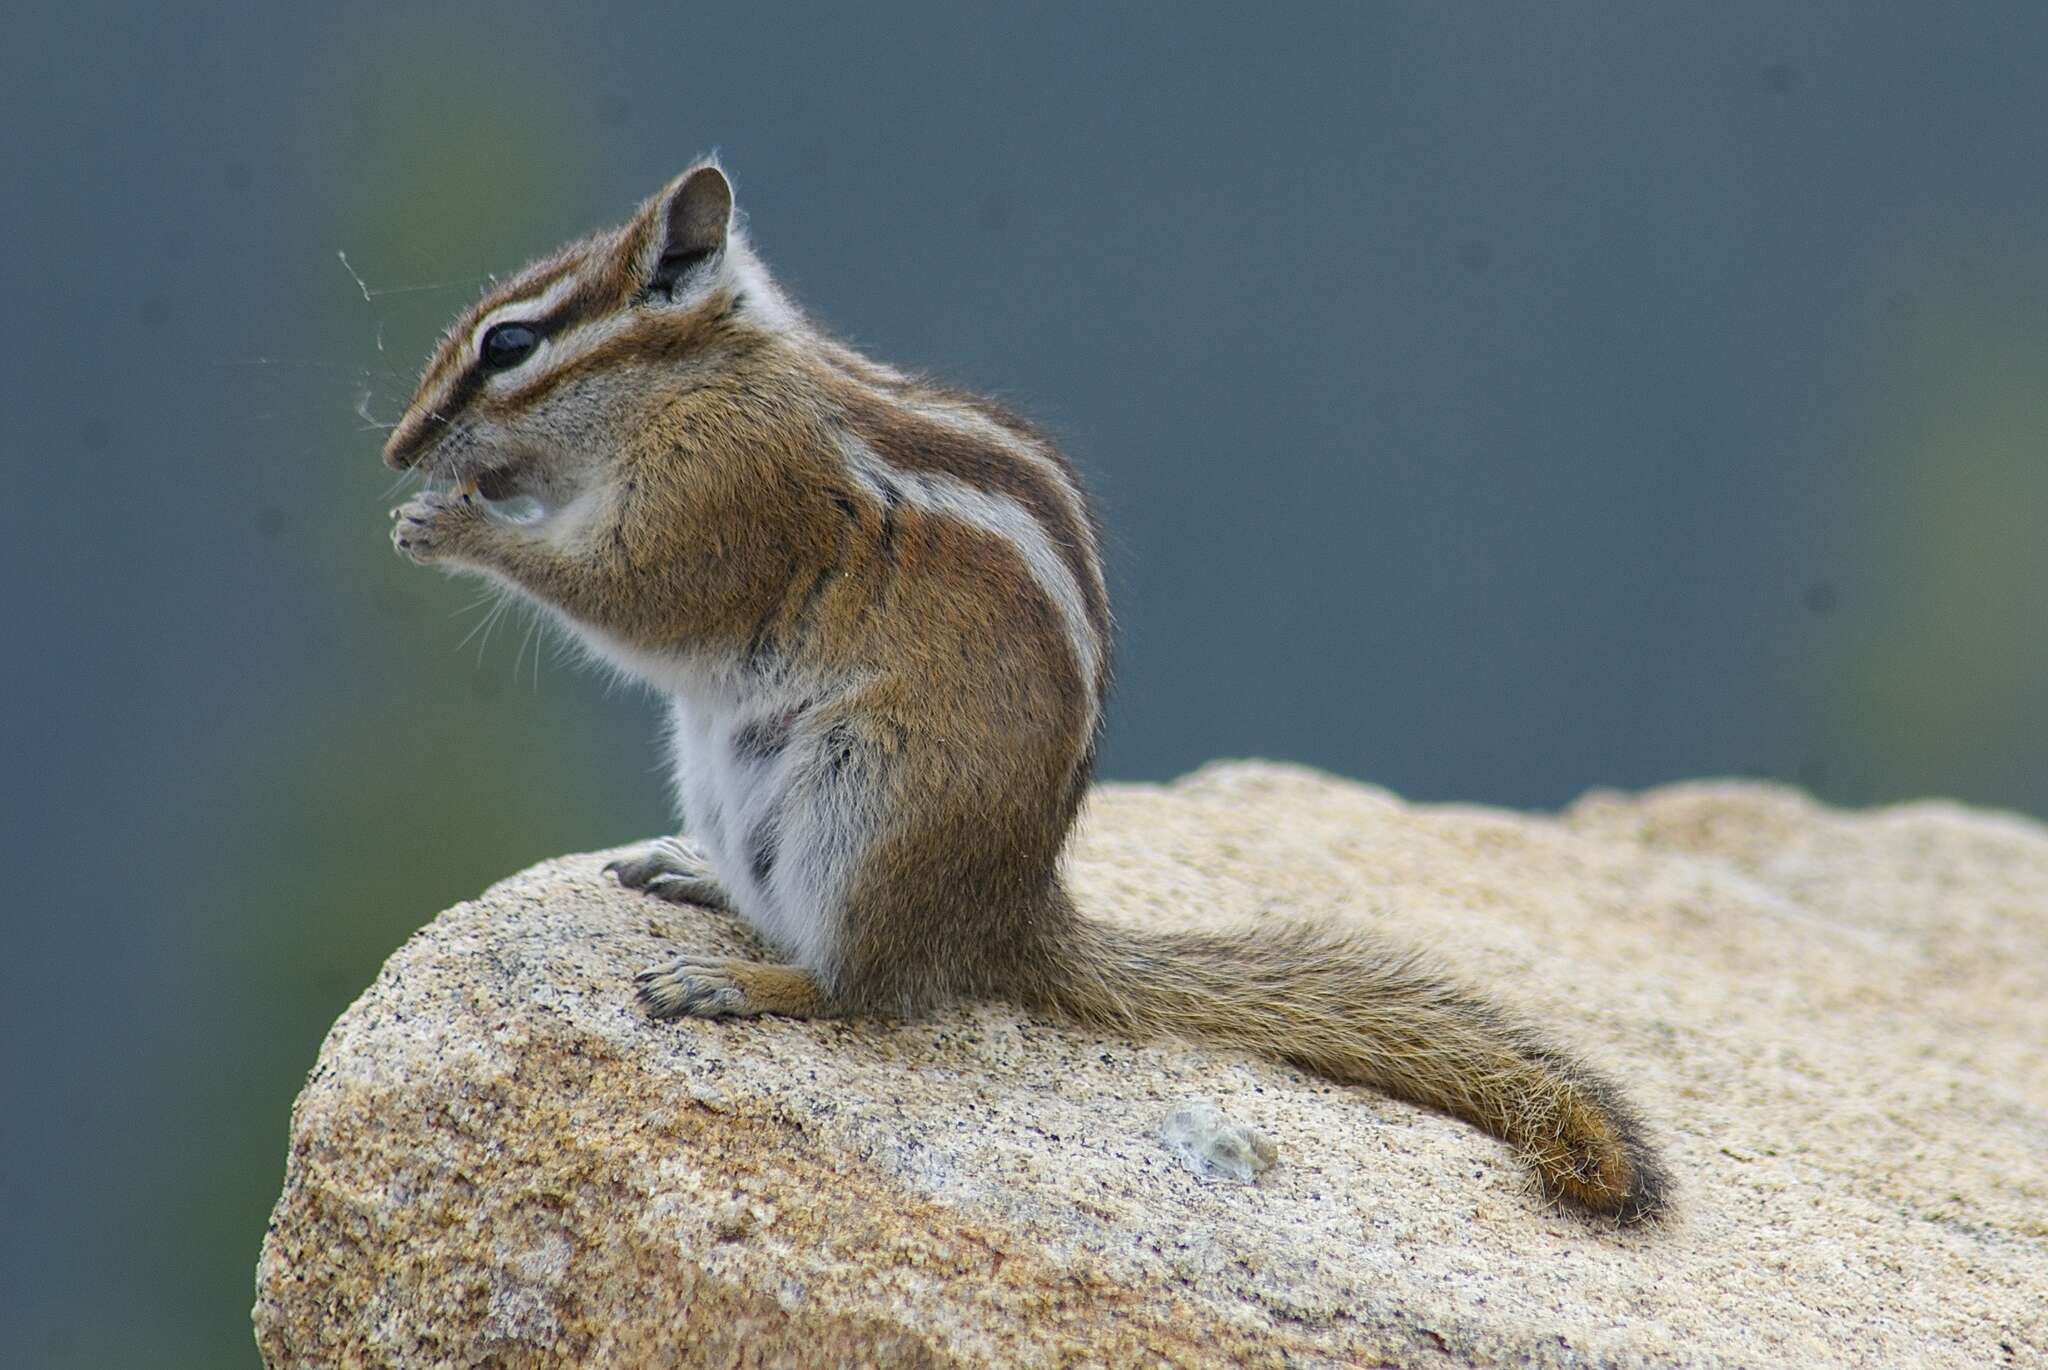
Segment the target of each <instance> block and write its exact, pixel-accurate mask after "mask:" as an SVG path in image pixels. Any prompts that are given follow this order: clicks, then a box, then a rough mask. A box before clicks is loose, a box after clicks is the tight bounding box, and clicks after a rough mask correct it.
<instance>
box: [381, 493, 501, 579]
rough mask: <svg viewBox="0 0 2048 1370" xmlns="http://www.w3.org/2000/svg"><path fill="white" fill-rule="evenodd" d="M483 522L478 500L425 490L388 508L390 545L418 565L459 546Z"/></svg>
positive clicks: (450, 553)
mask: <svg viewBox="0 0 2048 1370" xmlns="http://www.w3.org/2000/svg"><path fill="white" fill-rule="evenodd" d="M483 526H484V510H483V504H482V502H481V501H480V500H478V499H476V498H475V497H474V496H470V495H452V494H446V493H443V492H441V491H439V490H425V491H422V492H421V493H419V494H417V495H415V496H413V498H411V499H409V500H407V501H406V502H405V503H404V504H401V505H399V506H398V507H397V508H396V509H393V510H392V511H391V545H392V546H393V547H395V548H397V549H398V553H399V555H400V556H405V557H410V558H412V560H413V561H414V562H416V563H418V564H419V565H421V566H425V565H427V564H428V563H430V562H435V561H439V560H441V559H442V558H444V557H447V556H450V555H452V554H453V553H455V552H457V551H459V550H461V547H462V545H463V544H464V543H465V542H466V541H467V540H468V539H469V538H470V536H471V535H472V534H474V533H475V531H476V530H477V529H479V528H481V527H483Z"/></svg>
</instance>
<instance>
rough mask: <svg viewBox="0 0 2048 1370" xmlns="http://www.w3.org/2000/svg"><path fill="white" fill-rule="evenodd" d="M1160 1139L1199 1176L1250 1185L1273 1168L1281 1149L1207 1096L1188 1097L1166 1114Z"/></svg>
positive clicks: (1160, 1126) (1161, 1127)
mask: <svg viewBox="0 0 2048 1370" xmlns="http://www.w3.org/2000/svg"><path fill="white" fill-rule="evenodd" d="M1159 1140H1161V1141H1162V1142H1165V1143H1166V1149H1167V1150H1168V1151H1170V1152H1172V1153H1173V1154H1174V1155H1175V1156H1177V1157H1179V1158H1180V1161H1181V1164H1183V1165H1185V1166H1187V1168H1188V1169H1190V1170H1192V1171H1194V1172H1195V1173H1196V1174H1197V1175H1214V1176H1220V1177H1222V1178H1223V1179H1226V1180H1236V1181H1237V1182H1238V1183H1239V1184H1249V1183H1251V1182H1252V1181H1253V1180H1256V1179H1257V1178H1258V1177H1259V1175H1260V1174H1261V1173H1262V1172H1264V1171H1267V1170H1271V1169H1272V1168H1273V1162H1274V1161H1275V1160H1277V1159H1279V1155H1280V1150H1279V1148H1278V1147H1276V1146H1274V1145H1273V1142H1272V1139H1271V1138H1269V1137H1267V1136H1266V1134H1265V1133H1263V1132H1261V1131H1259V1130H1258V1129H1257V1128H1255V1127H1249V1126H1247V1125H1245V1124H1244V1123H1240V1122H1239V1121H1237V1119H1235V1118H1233V1117H1231V1116H1230V1115H1229V1114H1228V1113H1225V1112H1224V1111H1223V1110H1222V1109H1220V1108H1218V1107H1216V1105H1215V1103H1214V1102H1212V1101H1211V1100H1208V1099H1188V1100H1186V1101H1184V1102H1183V1103H1181V1104H1179V1105H1178V1106H1176V1107H1175V1108H1174V1110H1173V1111H1172V1112H1171V1113H1168V1114H1167V1115H1166V1121H1165V1122H1163V1123H1161V1124H1160V1125H1159Z"/></svg>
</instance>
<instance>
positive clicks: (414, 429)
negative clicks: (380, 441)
mask: <svg viewBox="0 0 2048 1370" xmlns="http://www.w3.org/2000/svg"><path fill="white" fill-rule="evenodd" d="M425 417H426V416H425V415H423V414H419V413H412V414H407V415H406V416H405V417H404V418H402V419H400V420H399V421H398V427H396V428H394V429H392V430H391V436H390V437H388V438H386V439H385V440H384V464H385V465H386V466H388V467H390V468H391V469H392V470H394V471H405V470H409V469H411V468H412V467H413V466H415V465H417V464H418V463H419V459H420V451H421V449H422V448H424V447H425V445H426V444H425V442H424V441H423V439H425V437H426V434H427V425H426V423H425V422H424V420H425Z"/></svg>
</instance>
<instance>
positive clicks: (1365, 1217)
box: [255, 764, 2048, 1366]
mask: <svg viewBox="0 0 2048 1370" xmlns="http://www.w3.org/2000/svg"><path fill="white" fill-rule="evenodd" d="M606 859H607V854H604V853H600V854H597V855H591V856H571V857H565V858H563V859H561V860H559V861H551V862H548V863H546V864H543V865H541V866H537V867H535V868H534V869H532V870H530V871H527V872H525V873H524V874H522V875H519V876H516V877H514V878H513V879H511V880H508V881H506V882H504V883H503V884H500V885H498V886H496V887H494V888H493V889H491V890H490V891H488V892H487V893H486V894H485V895H484V896H483V897H482V898H481V899H479V900H477V901H475V902H473V903H468V904H463V905H460V906H458V907H457V908H454V909H451V910H449V911H448V912H447V913H444V914H442V915H441V916H440V917H439V918H437V919H435V920H434V922H433V923H431V924H430V925H428V926H427V927H426V928H424V929H422V930H421V931H420V932H419V933H418V934H417V935H416V936H414V937H413V938H412V940H411V941H409V942H408V943H407V944H406V945H405V946H404V947H402V948H401V949H400V950H399V951H398V952H397V953H396V954H395V955H393V956H392V958H391V960H390V962H389V963H388V964H387V965H386V966H385V968H384V971H383V973H382V975H380V976H379V977H378V979H377V982H376V983H375V984H374V985H372V986H371V987H370V989H369V990H368V992H366V993H365V994H364V995H363V997H362V998H361V999H360V1000H358V1001H357V1002H356V1004H355V1005H354V1006H353V1007H351V1008H350V1009H349V1010H348V1012H347V1013H345V1014H344V1015H343V1016H342V1018H341V1020H340V1021H339V1022H338V1023H336V1024H335V1027H334V1030H333V1032H332V1034H330V1036H329V1037H328V1040H327V1043H326V1045H325V1047H324V1048H323V1049H322V1051H321V1053H320V1059H319V1063H318V1064H317V1065H316V1066H315V1068H314V1070H313V1073H312V1076H311V1078H310V1079H309V1080H308V1082H307V1084H306V1089H305V1092H304V1093H303V1094H302V1095H300V1097H299V1101H298V1104H297V1107H296V1108H295V1110H294V1112H293V1116H292V1129H291V1151H290V1158H289V1162H288V1168H287V1173H286V1176H285V1186H284V1193H283V1195H282V1197H281V1198H280V1199H279V1200H278V1204H277V1209H276V1212H275V1214H274V1216H273V1219H272V1222H271V1226H270V1230H269V1233H268V1235H267V1237H266V1238H265V1240H264V1244H263V1253H262V1259H261V1264H260V1265H259V1267H258V1271H257V1285H258V1289H257V1302H256V1308H255V1322H256V1334H257V1340H258V1342H259V1344H260V1346H261V1348H262V1351H263V1354H264V1357H265V1359H266V1360H267V1361H268V1362H269V1364H270V1365H272V1366H313V1365H320V1366H325V1365H342V1364H349V1365H354V1364H373V1365H428V1364H433V1365H455V1366H481V1365H493V1366H553V1365H590V1366H698V1365H704V1366H710V1365H761V1366H768V1365H789V1366H810V1365H849V1366H850V1365H871V1364H886V1365H940V1364H951V1363H968V1364H999V1365H1014V1364H1055V1363H1073V1362H1076V1361H1082V1362H1088V1363H1097V1364H1109V1365H1118V1366H1124V1365H1146V1364H1169V1363H1171V1364H1245V1365H1279V1364H1283V1363H1284V1364H1290V1365H1358V1364H1372V1363H1380V1362H1389V1363H1395V1364H1408V1363H1411V1362H1414V1363H1426V1364H1432V1365H1436V1364H1446V1363H1451V1364H1458V1363H1465V1364H1480V1365H1493V1364H1503V1363H1509V1362H1512V1363H1515V1364H1534V1365H1595V1364H1598V1365H1624V1366H1632V1365H1645V1366H1647V1365H1680V1364H1696V1365H1733V1364H1741V1365H1749V1366H1759V1365H1786V1366H1794V1365H1796V1366H1809V1365H1850V1364H1862V1365H1957V1366H1962V1365H1968V1366H1983V1365H2003V1364H2008V1363H2036V1364H2038V1363H2041V1359H2042V1358H2043V1357H2048V1311H2044V1310H2048V994H2044V993H2043V985H2044V981H2048V829H2044V828H2043V827H2041V826H2040V825H2038V824H2034V823H2031V822H2029V821H2026V820H2023V819H2020V818H2016V817H2011V816H2006V815H2000V814H1992V813H1981V812H1972V811H1969V810H1966V809H1963V808H1961V807H1958V806H1956V805H1953V804H1945V803H1922V804H1912V805H1907V806H1903V807H1899V808H1892V809H1884V810H1877V811H1872V812H1867V813H1845V812H1840V811H1836V810H1832V809H1827V808H1823V807H1820V806H1818V805H1816V804H1814V803H1813V802H1812V801H1810V800H1808V799H1806V798H1805V797H1803V796H1801V795H1799V794H1796V793H1793V792H1791V791H1787V790H1784V789H1779V788H1774V787H1771V786H1765V785H1755V784H1726V783H1716V784H1695V785H1681V786H1675V787H1672V788H1669V789H1663V790H1657V791H1653V792H1651V793H1648V794H1644V795H1641V796H1634V797H1627V796H1621V795H1615V794H1604V793H1603V794H1594V795H1589V796H1587V797H1586V798H1585V799H1583V800H1581V801H1580V802H1579V803H1578V804H1577V805H1575V806H1574V807H1573V808H1571V809H1570V810H1568V811H1567V812H1565V813H1564V814H1562V815H1560V816H1548V815H1545V816H1528V815H1520V814H1512V813H1504V812H1498V811H1493V810H1487V809H1479V808H1467V807H1412V806H1408V805H1404V804H1402V803H1401V802H1399V801H1398V800H1396V799H1394V798H1393V797H1392V796H1390V795H1388V794H1386V793H1384V792H1382V791H1379V790H1374V789H1371V788H1368V787H1365V786H1361V785H1355V784H1349V783H1345V782H1341V781H1337V780H1333V779H1329V778H1327V777H1324V776H1320V775H1316V774H1313V773H1311V772H1308V771H1303V770H1297V769H1292V768H1283V767H1275V766H1267V765H1249V764H1244V765H1219V766H1214V767H1210V768H1208V769H1205V770H1203V771H1201V772H1198V773H1197V774H1195V775H1193V776H1191V777H1188V778H1187V779H1184V780H1182V781H1180V782H1178V783H1176V784H1173V785H1170V786H1165V787H1153V786H1135V785H1112V786H1106V787H1104V788H1103V789H1101V790H1100V791H1099V792H1098V793H1097V795H1096V797H1095V799H1094V801H1093V803H1092V805H1091V809H1090V813H1089V817H1088V819H1087V821H1086V824H1085V827H1084V830H1083V832H1082V834H1081V837H1080V839H1079V841H1078V844H1077V846H1076V849H1075V852H1074V855H1073V861H1072V868H1073V876H1074V884H1075V887H1076V892H1077V895H1078V897H1079V898H1080V900H1081V902H1082V904H1083V906H1084V907H1087V908H1089V909H1092V910H1094V911H1095V912H1097V913H1099V914H1100V915H1102V916H1104V917H1110V918H1116V919H1124V920H1130V921H1133V922H1143V923H1151V924H1159V925H1165V924H1183V925H1222V924H1225V923H1227V922H1229V921H1231V920H1237V919H1258V918H1264V917H1270V916H1274V915H1279V914H1290V915H1300V914H1307V915H1313V916H1317V917H1326V918H1351V919H1362V920H1369V921H1373V922H1381V923H1385V924H1387V925H1389V926H1391V927H1395V928H1398V929H1399V930H1400V933H1401V935H1402V936H1403V937H1404V938H1406V939H1408V940H1409V941H1411V942H1413V943H1414V944H1416V945H1417V946H1421V947H1425V948H1428V949H1429V950H1430V951H1431V952H1432V953H1433V954H1435V955H1436V956H1438V957H1439V958H1441V959H1443V960H1446V961H1448V962H1451V963H1453V964H1455V965H1456V966H1458V967H1459V968H1460V969H1461V971H1462V973H1463V975H1464V976H1465V977H1466V978H1467V979H1470V980H1472V981H1475V982H1477V983H1478V984H1480V985H1483V986H1488V987H1491V988H1492V989H1494V990H1495V991H1496V992H1497V993H1499V994H1500V995H1501V996H1502V997H1503V998H1507V999H1509V1000H1510V1001H1512V1002H1514V1003H1516V1004H1518V1005H1519V1006H1520V1007H1521V1008H1522V1009H1523V1010H1524V1011H1525V1012H1527V1013H1529V1014H1531V1015H1533V1016H1535V1017H1537V1018H1539V1019H1541V1020H1543V1021H1545V1022H1548V1023H1551V1024H1553V1025H1554V1032H1555V1035H1556V1036H1557V1037H1559V1038H1560V1039H1562V1040H1564V1041H1566V1042H1569V1043H1571V1044H1573V1045H1574V1046H1576V1047H1577V1048H1578V1049H1579V1050H1580V1051H1582V1052H1583V1054H1585V1055H1586V1056H1587V1057H1589V1058H1590V1059H1591V1060H1592V1061H1593V1062H1594V1063H1595V1064H1597V1065H1598V1066H1600V1067H1601V1068H1603V1069H1604V1070H1606V1071H1607V1072H1608V1073H1610V1074H1611V1075H1612V1076H1614V1077H1615V1078H1616V1079H1618V1080H1619V1081H1621V1082H1623V1083H1624V1084H1625V1085H1626V1087H1627V1089H1628V1091H1629V1093H1630V1094H1631V1095H1632V1097H1633V1098H1634V1099H1635V1101H1636V1102H1637V1104H1638V1105H1639V1107H1640V1108H1641V1110H1642V1112H1643V1113H1644V1114H1645V1115H1646V1117H1647V1118H1648V1119H1649V1120H1650V1121H1651V1124H1652V1126H1653V1129H1654V1132H1655V1134H1656V1136H1657V1138H1658V1140H1659V1142H1660V1144H1661V1145H1662V1147H1663V1148H1664V1151H1665V1154H1666V1156H1667V1159H1668V1160H1669V1162H1670V1164H1671V1168H1672V1171H1673V1173H1674V1175H1675V1176H1676V1179H1677V1184H1678V1189H1677V1195H1676V1210H1675V1212H1674V1213H1673V1215H1672V1216H1671V1218H1670V1219H1669V1220H1668V1221H1667V1222H1665V1223H1663V1224H1661V1225H1654V1226H1651V1227H1648V1228H1646V1229H1631V1230H1629V1231H1627V1232H1616V1231H1614V1230H1612V1229H1611V1228H1603V1227H1602V1226H1600V1225H1599V1224H1596V1223H1591V1222H1587V1221H1584V1220H1581V1219H1578V1218H1575V1217H1572V1216H1570V1215H1567V1214H1564V1213H1560V1212H1555V1211H1550V1210H1547V1209H1545V1208H1544V1207H1543V1205H1542V1204H1541V1203H1540V1202H1539V1201H1538V1200H1537V1199H1536V1198H1535V1197H1534V1194H1533V1187H1532V1184H1531V1182H1530V1180H1529V1177H1528V1173H1527V1172H1526V1170H1525V1169H1524V1168H1523V1166H1522V1165H1521V1164H1520V1163H1519V1161H1518V1160H1517V1159H1516V1158H1515V1157H1514V1156H1513V1155H1511V1154H1510V1153H1509V1152H1508V1151H1507V1150H1506V1149H1505V1148H1504V1147H1503V1146H1501V1145H1500V1144H1499V1143H1497V1142H1495V1141H1493V1140H1491V1139H1489V1138H1487V1137H1485V1136H1483V1135H1481V1134H1480V1133H1478V1132H1476V1131H1474V1130H1473V1129H1472V1128H1470V1127H1466V1126H1464V1125H1462V1124H1459V1123H1456V1122H1453V1121H1451V1120H1449V1119H1447V1118H1444V1117H1442V1116H1439V1115H1436V1114H1433V1113H1429V1112H1425V1111H1423V1110H1421V1109H1417V1108H1412V1107H1409V1106H1407V1105H1405V1104H1400V1103H1396V1102H1394V1101H1392V1100H1389V1099H1386V1098H1383V1097H1381V1096H1379V1095H1376V1094H1373V1093H1371V1092H1369V1091H1365V1090H1360V1089H1350V1088H1340V1087H1336V1086H1332V1085H1329V1084H1325V1083H1323V1082H1321V1081H1319V1080H1316V1079H1313V1078H1310V1077H1307V1076H1305V1075H1302V1074H1301V1073H1299V1072H1297V1071H1294V1070H1291V1069H1289V1068H1287V1067H1284V1066H1280V1065H1276V1064H1273V1063H1270V1062H1265V1061H1256V1060H1250V1059H1246V1058H1244V1057H1241V1056H1236V1055H1233V1054H1231V1053H1228V1052H1222V1051H1216V1050H1210V1049H1206V1048H1201V1047H1196V1046H1190V1045H1185V1044H1180V1043H1172V1042H1154V1043H1144V1044H1140V1043H1134V1042H1130V1041H1124V1040H1120V1039H1117V1038H1115V1037H1108V1036H1103V1035H1100V1034H1094V1033H1087V1032H1078V1031H1074V1030H1070V1029H1068V1028H1064V1027H1061V1026H1059V1025H1057V1024H1054V1023H1051V1022H1046V1021H1041V1020H1037V1019H1033V1018H1029V1017H1025V1016H1022V1015H1020V1014H1018V1013H1017V1012H1015V1011H1013V1010H1011V1009H1009V1008H1007V1007H1004V1006H1000V1005H985V1006H976V1007H969V1008H962V1009H958V1010H954V1011H949V1012H946V1013H943V1014H940V1015H938V1016H935V1017H933V1018H932V1019H930V1020H929V1021H923V1022H914V1023H885V1022H867V1021H863V1022H791V1021H778V1020H765V1021H756V1022H721V1023H709V1022H683V1023H673V1024H657V1023H650V1022H648V1021H647V1020H646V1019H644V1018H643V1017H642V1016H641V1015H640V1014H639V1013H638V1012H637V1011H636V1010H635V1008H634V1005H633V995H632V986H631V980H630V977H631V975H632V973H633V972H634V971H636V970H638V969H640V968H641V967H643V966H646V965H648V964H651V963H653V962H656V961H659V960H662V959H665V958H666V957H668V956H672V955H674V954H676V953H677V952H678V951H680V950H683V949H687V948H700V947H701V948H710V947H718V948H726V949H731V950H739V949H741V948H742V947H744V946H745V942H744V939H743V938H742V937H741V936H740V935H739V934H738V933H737V932H736V930H735V928H734V925H733V924H732V923H730V922H729V921H728V920H725V919H722V918H720V917H717V916H714V915H712V914H709V913H703V912H699V911H696V910H693V909H689V908H682V907H677V906H672V905H666V904H661V903H658V902H656V901H654V900H651V899H648V898H645V897H643V896H640V895H636V894H632V893H628V892H625V891H622V890H620V889H618V888H617V887H616V886H615V885H613V884H612V883H611V881H610V880H609V879H608V878H607V877H605V876H603V875H602V874H601V868H602V866H603V864H604V862H605V860H606ZM1189 1097H1206V1098H1209V1099H1212V1100H1215V1101H1216V1102H1217V1103H1218V1104H1219V1105H1220V1106H1221V1107H1222V1108H1223V1109H1224V1110H1225V1111H1226V1112H1228V1113H1229V1114H1230V1115H1232V1116H1233V1117H1234V1118H1236V1119H1238V1120H1239V1121H1242V1122H1244V1123H1246V1124H1249V1125H1250V1126H1252V1127H1254V1128H1256V1129H1257V1130H1258V1131H1259V1132H1261V1133H1263V1134H1264V1135H1265V1136H1267V1137H1268V1138H1270V1139H1271V1140H1272V1142H1273V1143H1275V1144H1277V1146H1278V1148H1279V1151H1280V1155H1281V1161H1280V1164H1279V1165H1277V1166H1275V1167H1274V1168H1273V1169H1271V1170H1269V1171H1267V1172H1266V1173H1265V1174H1263V1175H1260V1176H1259V1177H1258V1179H1257V1181H1256V1183H1253V1184H1244V1185H1236V1184H1218V1183H1213V1182H1208V1181H1205V1180H1203V1179H1202V1178H1201V1177H1199V1176H1197V1175H1196V1174H1194V1173H1192V1172H1190V1171H1189V1170H1188V1169H1186V1168H1185V1167H1184V1166H1183V1165H1182V1164H1181V1163H1180V1162H1179V1161H1178V1160H1176V1159H1175V1158H1174V1157H1173V1156H1172V1155H1171V1154H1170V1153H1169V1152H1168V1151H1167V1149H1166V1148H1165V1147H1163V1146H1162V1145H1161V1144H1160V1141H1159V1136H1158V1126H1159V1120H1160V1119H1161V1118H1162V1117H1163V1116H1165V1114H1167V1113H1168V1112H1169V1111H1170V1110H1171V1108H1172V1107H1173V1106H1174V1104H1175V1102H1176V1101H1179V1100H1182V1099H1186V1098H1189Z"/></svg>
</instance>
